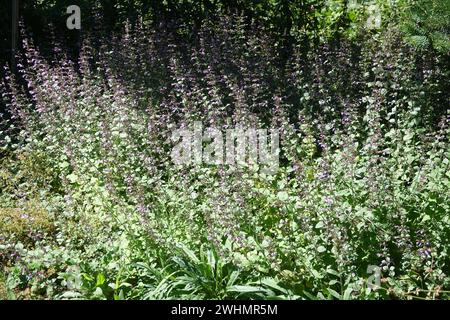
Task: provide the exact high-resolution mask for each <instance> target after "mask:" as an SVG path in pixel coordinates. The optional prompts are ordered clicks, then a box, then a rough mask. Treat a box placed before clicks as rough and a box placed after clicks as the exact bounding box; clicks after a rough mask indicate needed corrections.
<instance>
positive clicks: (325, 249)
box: [317, 246, 327, 253]
mask: <svg viewBox="0 0 450 320" xmlns="http://www.w3.org/2000/svg"><path fill="white" fill-rule="evenodd" d="M317 251H319V252H320V253H322V252H325V251H327V248H325V247H324V246H319V247H318V248H317Z"/></svg>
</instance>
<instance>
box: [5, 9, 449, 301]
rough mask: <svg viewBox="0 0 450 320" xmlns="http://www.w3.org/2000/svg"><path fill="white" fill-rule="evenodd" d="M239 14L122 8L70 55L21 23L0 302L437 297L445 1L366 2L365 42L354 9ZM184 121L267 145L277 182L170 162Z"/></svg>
mask: <svg viewBox="0 0 450 320" xmlns="http://www.w3.org/2000/svg"><path fill="white" fill-rule="evenodd" d="M119 3H120V2H119ZM133 3H134V4H135V5H136V6H137V4H140V3H141V2H139V1H136V2H133ZM143 3H145V1H143ZM180 3H181V2H180ZM183 3H184V2H183ZM186 3H191V2H189V1H187V2H186ZM248 3H250V2H248ZM248 3H247V2H245V1H244V2H243V3H242V4H241V7H239V6H238V9H240V10H231V9H230V8H228V7H226V8H225V7H221V6H219V7H218V8H217V11H216V12H215V14H214V19H208V18H202V19H201V20H200V21H190V20H189V19H188V18H185V19H183V18H181V15H180V17H177V18H176V19H175V18H171V17H170V15H169V14H168V16H166V17H164V18H162V17H161V20H155V18H154V17H151V16H150V17H148V16H146V15H141V14H139V13H136V12H135V11H133V12H134V14H133V15H132V16H133V17H135V16H136V17H135V18H134V19H128V21H127V20H126V19H123V21H122V20H121V19H118V21H119V22H117V23H116V24H115V29H114V30H113V31H110V30H109V31H108V29H104V28H101V27H98V28H93V30H89V32H86V33H83V34H82V36H80V37H79V43H78V44H77V48H76V50H68V49H67V47H66V44H64V43H63V42H64V38H61V37H60V35H58V33H57V32H56V33H55V34H54V35H53V36H51V37H50V39H47V40H48V41H47V43H46V44H45V45H44V44H41V43H37V42H36V38H34V37H33V35H32V34H30V29H29V28H28V27H27V25H26V23H25V24H24V23H22V26H21V52H20V54H19V55H18V57H17V68H16V70H15V71H12V70H11V68H10V67H9V66H8V65H7V64H5V65H4V67H3V69H2V82H1V86H0V92H1V93H2V100H3V103H4V104H5V110H4V112H2V114H1V118H0V164H1V165H0V299H117V300H119V299H448V298H449V293H450V261H449V254H450V253H449V248H450V247H449V244H450V243H449V242H450V216H449V211H450V192H449V187H450V170H449V162H450V147H449V146H450V145H449V133H450V127H449V124H450V123H449V120H450V113H449V110H450V109H449V102H450V99H449V93H450V85H449V66H450V64H449V55H448V53H449V46H448V42H447V41H448V24H447V25H446V22H447V21H448V19H447V20H446V19H445V17H446V15H445V13H446V12H447V13H448V11H445V4H446V3H447V2H445V1H442V3H441V2H439V1H434V2H433V1H430V3H432V4H430V6H429V8H432V10H429V11H430V12H431V13H429V12H428V11H427V10H425V11H423V10H422V7H420V6H418V5H417V3H416V2H413V1H404V2H399V4H397V6H398V7H397V6H393V5H391V4H388V2H387V1H386V2H384V1H379V2H374V3H371V4H370V5H377V6H376V8H378V9H379V11H378V13H377V15H378V14H380V16H381V17H382V18H383V20H381V21H382V24H381V25H378V26H375V27H373V25H372V24H370V25H367V19H368V18H371V17H370V16H368V13H367V12H368V11H367V10H366V9H367V6H368V5H369V4H367V5H361V6H347V5H345V6H344V5H343V3H344V2H340V1H330V2H326V3H325V2H321V1H311V4H310V5H311V6H312V7H314V6H316V8H315V9H314V8H313V9H311V8H310V10H309V11H305V10H306V9H305V8H303V7H301V6H298V7H295V6H293V5H292V6H291V7H289V6H287V7H286V6H285V7H283V6H282V5H280V7H277V6H276V3H278V2H275V1H274V2H273V3H275V4H274V6H273V7H272V6H270V7H267V8H266V7H264V6H263V5H261V6H257V5H253V4H251V5H248ZM269 3H272V2H269ZM280 3H282V4H283V3H284V2H280ZM389 3H391V2H389ZM433 3H434V4H433ZM345 4H347V2H345ZM247 5H248V6H247ZM436 6H437V7H436ZM439 6H441V7H439ZM119 8H122V9H123V8H128V9H129V10H132V7H127V6H125V5H124V7H119ZM130 8H131V9H130ZM185 8H190V9H189V10H194V9H195V8H197V7H195V6H194V5H193V6H192V7H189V6H188V5H187V4H186V6H185V7H183V6H181V5H180V6H178V7H176V9H177V10H180V12H183V11H182V10H187V9H185ZM193 8H194V9H193ZM208 8H209V7H208ZM249 8H252V10H253V11H252V10H250V9H249ZM277 8H279V10H281V11H276V9H277ZM308 8H309V7H308ZM380 8H381V9H380ZM399 8H400V9H399ZM405 8H408V10H406V9H405ZM436 8H444V9H442V10H437V9H436ZM163 9H164V10H168V11H169V12H170V10H169V9H167V8H163ZM197 9H198V8H197ZM200 9H201V10H205V12H207V13H204V15H205V16H208V15H209V14H210V13H208V12H209V11H208V10H212V9H211V8H209V9H208V10H206V9H205V8H203V7H201V8H200ZM200 9H198V10H200ZM40 10H43V12H47V11H45V10H50V9H48V8H47V7H45V6H44V7H41V8H40ZM124 10H125V9H124ZM155 10H156V9H155ZM161 10H162V9H161ZM277 10H278V9H277ZM283 10H285V12H289V13H290V14H291V15H292V17H294V18H295V19H294V18H292V20H291V21H290V22H289V21H285V20H283V19H282V17H283V15H282V14H280V13H279V12H284V11H283ZM296 10H297V11H296ZM421 10H422V11H421ZM118 12H119V13H118V16H119V17H122V16H121V15H120V14H122V13H121V12H122V11H118ZM127 12H128V11H127ZM202 12H203V11H202ZM261 12H262V13H261ZM305 12H307V14H306V13H305ZM369 12H370V11H369ZM415 12H418V13H417V14H415ZM436 12H438V13H436ZM302 13H305V14H303V15H302ZM433 13H435V15H430V14H433ZM127 14H128V15H129V13H127ZM265 14H266V15H265ZM408 14H409V15H408ZM124 15H125V13H124ZM405 15H407V17H410V20H408V19H406V18H405ZM264 17H266V18H267V19H264ZM288 17H290V16H288ZM434 17H437V18H434ZM447 17H448V15H447ZM388 18H389V19H388ZM186 19H187V20H186ZM280 19H281V20H280ZM285 19H286V18H285ZM288 20H289V19H288ZM264 21H265V22H264ZM417 21H419V22H420V21H425V22H424V23H417ZM280 26H289V28H288V29H289V33H288V34H286V30H285V29H286V28H284V29H283V28H281V27H280ZM299 26H303V28H300V27H299ZM415 26H420V27H415ZM282 29H283V30H282ZM72 49H73V48H72ZM74 52H75V53H74ZM196 122H201V123H202V124H203V126H204V127H205V128H206V127H215V128H218V129H219V130H220V131H221V132H224V133H225V132H226V130H227V129H232V128H236V127H242V128H267V129H276V130H277V131H278V132H279V135H280V142H279V152H278V156H279V165H278V168H277V170H276V172H275V173H273V174H270V173H266V172H264V170H262V168H261V166H260V165H259V164H258V163H248V164H247V165H245V166H233V165H228V164H220V165H214V164H207V163H200V164H196V163H191V164H186V165H183V164H181V165H178V164H175V163H174V161H173V159H172V158H171V151H172V150H173V147H174V145H175V144H176V141H174V139H173V132H174V131H175V130H177V129H180V128H184V129H189V128H192V127H193V126H194V124H195V123H196ZM206 144H207V143H206V142H205V145H206Z"/></svg>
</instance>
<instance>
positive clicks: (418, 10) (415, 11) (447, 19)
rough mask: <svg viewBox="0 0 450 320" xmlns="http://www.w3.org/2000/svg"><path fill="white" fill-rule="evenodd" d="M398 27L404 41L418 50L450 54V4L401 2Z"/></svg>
mask: <svg viewBox="0 0 450 320" xmlns="http://www.w3.org/2000/svg"><path fill="white" fill-rule="evenodd" d="M401 8H402V9H403V10H404V11H403V13H402V14H401V20H400V21H401V22H400V27H401V29H402V31H403V32H404V34H405V38H406V40H407V41H408V42H409V43H411V44H412V45H414V46H416V47H418V48H419V49H422V50H423V49H426V48H428V47H431V48H433V49H435V50H437V51H439V52H441V53H443V54H448V53H449V52H450V31H449V30H450V2H449V1H446V0H426V1H415V0H412V1H403V2H402V6H401Z"/></svg>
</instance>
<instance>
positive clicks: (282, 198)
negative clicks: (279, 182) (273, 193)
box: [277, 191, 289, 201]
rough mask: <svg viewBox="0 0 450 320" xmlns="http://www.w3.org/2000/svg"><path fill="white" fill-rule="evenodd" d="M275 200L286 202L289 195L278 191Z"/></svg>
mask: <svg viewBox="0 0 450 320" xmlns="http://www.w3.org/2000/svg"><path fill="white" fill-rule="evenodd" d="M277 198H278V200H280V201H286V200H287V199H288V198H289V195H288V193H287V192H286V191H280V192H278V194H277Z"/></svg>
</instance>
